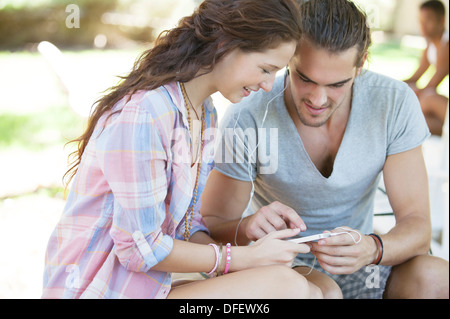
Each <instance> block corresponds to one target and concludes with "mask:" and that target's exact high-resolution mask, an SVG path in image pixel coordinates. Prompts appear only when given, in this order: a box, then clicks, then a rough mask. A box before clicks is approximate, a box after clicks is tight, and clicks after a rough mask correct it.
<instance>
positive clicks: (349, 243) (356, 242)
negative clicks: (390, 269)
mask: <svg viewBox="0 0 450 319" xmlns="http://www.w3.org/2000/svg"><path fill="white" fill-rule="evenodd" d="M331 232H332V233H342V234H340V235H338V236H333V237H329V238H326V239H321V240H319V241H318V242H317V243H312V247H311V252H312V253H313V254H314V256H316V258H317V260H318V262H319V264H320V265H321V266H322V268H323V269H324V270H326V271H328V272H329V273H331V274H335V275H342V274H352V273H354V272H356V271H358V270H360V269H361V268H362V267H364V266H366V265H369V264H371V263H372V262H373V261H374V260H375V258H376V256H377V254H378V247H377V245H376V243H375V241H374V240H373V238H372V237H370V236H364V235H361V233H360V232H357V231H356V230H353V229H351V228H349V227H339V228H336V229H334V230H333V231H331Z"/></svg>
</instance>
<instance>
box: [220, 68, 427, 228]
mask: <svg viewBox="0 0 450 319" xmlns="http://www.w3.org/2000/svg"><path fill="white" fill-rule="evenodd" d="M284 86H285V76H280V77H278V78H277V79H276V81H275V84H274V87H273V89H272V91H271V92H268V93H267V92H264V91H262V90H260V91H258V92H256V93H252V95H251V96H250V97H248V98H245V99H244V100H243V101H242V102H240V103H239V104H235V105H231V106H230V107H229V108H228V109H227V112H226V114H225V116H224V118H223V119H222V121H221V123H220V132H221V134H220V135H221V136H220V137H219V138H218V143H217V144H216V150H215V151H216V155H215V165H216V166H215V169H216V170H217V171H219V172H221V173H222V174H224V175H226V176H229V177H232V178H234V179H237V180H242V181H251V180H253V181H254V196H253V199H252V202H251V211H253V212H255V211H257V210H258V209H259V208H261V207H262V206H265V205H268V204H270V203H272V202H274V201H279V202H281V203H283V204H285V205H287V206H289V207H291V208H293V209H294V210H295V211H296V212H297V213H298V214H299V215H300V216H301V218H302V219H303V221H304V222H305V223H306V225H307V227H308V230H307V232H305V233H302V235H305V236H306V235H311V234H315V233H320V232H323V231H324V230H332V229H334V228H336V227H339V226H349V227H352V228H354V229H358V230H360V231H361V232H362V233H370V232H372V231H373V229H372V228H373V226H372V225H373V223H372V220H373V210H374V199H375V193H376V190H377V187H378V184H379V181H380V177H381V174H380V173H381V172H382V170H383V166H384V163H385V160H386V157H387V156H389V155H393V154H397V153H401V152H405V151H408V150H411V149H414V148H416V147H418V146H420V145H421V144H422V143H423V142H424V141H425V140H426V139H427V138H428V136H429V135H430V133H429V130H428V127H427V124H426V122H425V119H424V116H423V114H422V111H421V108H420V104H419V101H418V99H417V97H416V96H415V94H414V92H413V91H412V90H411V89H410V88H409V87H408V86H407V85H406V84H405V83H403V82H400V81H397V80H394V79H391V78H388V77H386V76H383V75H380V74H377V73H374V72H371V71H367V70H366V71H364V72H363V73H362V74H361V75H360V76H359V77H358V78H357V79H356V80H355V84H354V88H353V102H352V109H351V113H350V118H349V120H348V124H347V128H346V131H345V134H344V137H343V139H342V143H341V145H340V148H339V151H338V153H337V156H336V159H335V162H334V167H333V171H332V174H331V175H330V176H329V177H328V178H326V177H324V176H323V175H322V174H321V173H320V172H319V170H318V169H317V168H316V166H315V165H314V163H313V162H312V161H311V159H310V157H309V155H308V153H307V152H306V150H305V147H304V145H303V142H302V140H301V138H300V136H299V134H298V131H297V128H296V127H295V125H294V122H293V120H292V119H291V117H290V115H289V114H288V111H287V109H286V105H285V103H284V97H283V91H284V88H285V87H284ZM267 106H268V107H267ZM266 112H267V113H266ZM243 145H245V146H243ZM256 146H257V148H256ZM255 149H256V151H255ZM249 158H250V161H249ZM411 174H414V172H411ZM247 213H248V212H247ZM250 213H251V212H250Z"/></svg>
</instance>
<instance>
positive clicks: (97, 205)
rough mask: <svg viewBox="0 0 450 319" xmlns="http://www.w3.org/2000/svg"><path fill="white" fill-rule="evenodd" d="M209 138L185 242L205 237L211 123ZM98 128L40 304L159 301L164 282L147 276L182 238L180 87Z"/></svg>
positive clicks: (147, 95)
mask: <svg viewBox="0 0 450 319" xmlns="http://www.w3.org/2000/svg"><path fill="white" fill-rule="evenodd" d="M204 107H205V114H206V127H207V131H206V134H204V135H205V136H204V139H203V140H204V141H205V148H204V153H203V165H202V170H201V173H200V176H199V188H198V195H197V202H196V205H195V209H194V219H193V222H192V228H191V235H192V234H194V233H195V232H197V231H206V232H207V231H208V230H207V228H206V226H205V224H204V223H203V221H202V218H201V215H200V213H199V207H200V205H201V201H200V195H201V192H202V191H203V189H204V186H205V183H206V178H207V175H208V174H209V172H210V171H211V169H212V166H213V148H214V132H215V128H216V123H217V113H216V110H215V109H214V106H213V104H212V100H211V99H210V98H209V99H207V100H206V101H205V103H204ZM115 110H121V111H120V113H118V114H115V115H113V116H112V117H111V118H110V119H108V120H107V121H106V116H104V117H103V118H102V119H101V121H99V123H98V125H97V127H96V130H95V131H94V134H93V136H92V138H91V140H90V141H89V143H88V145H87V147H86V150H85V152H84V154H83V157H82V161H81V163H80V166H79V168H78V172H77V175H76V177H75V179H74V183H73V186H72V189H71V191H70V194H69V197H68V199H67V204H66V207H65V210H64V213H63V215H62V217H61V220H60V221H59V223H58V225H57V226H56V228H55V230H54V231H53V233H52V235H51V237H50V240H49V243H48V247H47V252H46V257H45V272H44V290H43V296H42V297H43V298H166V297H167V295H168V293H169V291H170V287H171V274H170V273H165V272H159V271H153V270H151V268H152V267H153V266H155V265H156V264H158V263H159V262H160V261H162V260H163V259H164V258H165V257H166V256H167V255H168V254H169V253H170V252H171V250H172V247H173V240H174V238H175V239H183V238H184V218H185V214H186V211H187V209H188V207H190V206H191V201H192V197H193V196H192V195H193V190H194V182H195V177H196V176H193V174H195V171H193V170H191V147H190V135H189V133H188V132H189V129H188V123H187V117H186V107H185V105H184V100H183V97H182V94H181V90H180V87H179V84H178V83H172V84H169V85H165V86H162V87H160V88H158V89H156V90H153V91H146V92H144V91H142V92H138V93H136V94H135V95H133V96H132V98H131V100H130V101H128V100H127V99H123V100H122V101H120V102H119V103H117V105H116V106H115V108H114V111H115Z"/></svg>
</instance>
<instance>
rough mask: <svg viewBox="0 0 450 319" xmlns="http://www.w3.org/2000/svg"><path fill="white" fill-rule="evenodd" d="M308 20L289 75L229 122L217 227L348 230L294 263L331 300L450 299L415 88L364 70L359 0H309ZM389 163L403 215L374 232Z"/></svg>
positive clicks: (210, 216) (214, 185) (231, 113)
mask: <svg viewBox="0 0 450 319" xmlns="http://www.w3.org/2000/svg"><path fill="white" fill-rule="evenodd" d="M302 19H303V28H304V38H303V40H301V41H300V43H299V45H298V48H297V52H296V54H295V55H294V58H293V59H292V60H291V62H290V63H289V71H287V72H286V75H285V76H284V77H279V78H278V79H277V81H276V82H275V84H274V87H273V90H272V91H271V92H263V91H260V92H257V93H252V95H251V96H250V97H249V98H247V99H246V100H244V101H243V102H241V103H239V104H237V105H235V106H231V107H230V108H229V109H228V110H227V114H226V115H225V117H224V119H223V121H222V124H221V126H222V127H221V132H222V143H221V145H219V146H218V147H217V149H216V167H215V170H214V171H213V172H212V173H211V175H210V177H209V179H208V182H207V184H206V187H205V190H204V192H203V196H202V208H201V213H202V215H203V216H204V219H205V222H206V223H207V225H208V228H209V229H210V231H211V234H212V236H213V237H214V238H215V239H216V240H217V241H222V242H226V241H230V240H233V241H234V242H235V243H236V244H238V245H244V244H248V243H250V242H251V241H254V240H257V239H258V238H261V237H262V236H264V235H265V234H267V233H270V232H273V231H275V230H279V229H284V228H300V229H302V230H303V233H302V235H304V236H307V235H313V234H316V233H322V232H324V231H330V232H332V233H341V234H340V235H338V236H333V237H330V238H327V239H322V240H320V241H318V242H314V243H310V245H311V251H312V255H311V254H309V255H299V256H298V257H297V259H296V261H295V262H294V265H293V267H295V269H296V270H297V271H299V272H300V273H301V274H308V275H307V279H308V280H309V281H310V282H311V283H312V285H311V286H312V287H318V288H319V289H320V292H321V293H322V294H323V296H324V297H325V298H341V297H344V298H381V297H383V296H384V297H386V298H408V297H411V298H439V297H446V298H448V272H449V268H448V262H446V261H444V260H441V259H438V258H435V257H431V256H428V255H427V252H428V250H429V246H430V238H431V235H430V233H431V225H430V215H429V201H428V187H427V173H426V170H425V165H424V160H423V157H422V152H421V144H422V143H423V142H424V141H425V139H427V137H428V136H429V130H428V128H427V125H426V122H425V120H424V117H423V114H422V112H421V110H420V105H419V102H418V100H417V97H416V96H415V95H414V92H413V91H412V90H411V89H410V88H409V87H408V86H407V85H406V84H404V83H402V82H399V81H395V80H392V79H389V78H387V77H384V76H381V75H379V74H376V73H373V72H369V71H366V70H363V69H362V68H363V65H364V63H365V61H366V59H367V51H368V48H369V46H370V43H371V40H370V30H369V28H368V27H367V23H366V17H365V15H364V14H363V13H362V12H360V11H359V10H358V9H357V7H356V6H355V5H354V4H353V3H352V2H350V1H347V0H310V1H308V2H306V3H305V4H303V5H302ZM250 89H251V90H254V91H256V90H258V89H259V88H257V87H252V88H250ZM381 173H383V175H384V181H385V184H386V190H387V193H388V196H389V200H390V203H391V205H392V207H393V210H394V213H395V217H396V225H395V227H394V228H393V229H392V230H391V231H390V232H389V233H387V234H383V235H381V236H380V235H370V233H372V232H373V229H372V228H373V227H372V218H373V206H374V196H375V192H376V190H377V186H378V184H379V181H380V175H381ZM249 198H252V201H251V204H252V209H251V211H252V213H250V215H249V216H247V217H245V218H242V214H243V213H244V211H245V210H246V208H247V206H248V204H249ZM253 212H254V213H253ZM373 264H378V265H375V266H374V265H373ZM367 265H370V266H368V267H367ZM311 267H313V268H314V270H311Z"/></svg>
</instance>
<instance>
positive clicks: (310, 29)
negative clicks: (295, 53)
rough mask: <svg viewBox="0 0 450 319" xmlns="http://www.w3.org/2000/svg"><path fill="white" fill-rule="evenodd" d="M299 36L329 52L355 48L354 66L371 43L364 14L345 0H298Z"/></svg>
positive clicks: (360, 60) (357, 64)
mask: <svg viewBox="0 0 450 319" xmlns="http://www.w3.org/2000/svg"><path fill="white" fill-rule="evenodd" d="M299 2H300V3H301V6H300V9H301V19H302V24H303V36H304V37H305V38H306V39H308V40H309V41H311V43H312V44H314V45H316V46H318V47H320V48H323V49H326V50H329V51H330V52H332V53H338V52H342V51H346V50H348V49H351V48H353V47H355V46H356V47H357V48H358V56H357V61H356V66H357V67H362V65H361V64H362V62H363V57H364V55H365V53H366V52H367V51H368V49H369V47H370V45H371V44H372V40H371V34H370V27H369V26H368V21H367V16H366V14H365V13H364V12H362V11H361V10H360V9H359V8H358V7H357V6H356V5H355V4H354V3H353V2H351V1H348V0H309V1H301V0H299Z"/></svg>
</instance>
